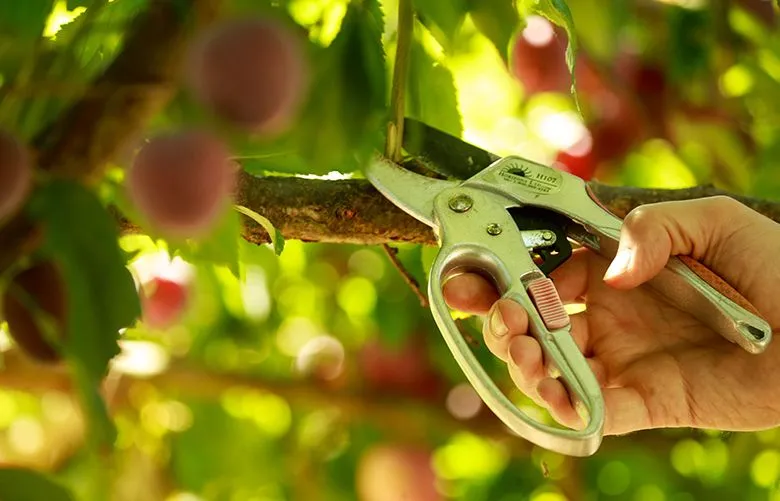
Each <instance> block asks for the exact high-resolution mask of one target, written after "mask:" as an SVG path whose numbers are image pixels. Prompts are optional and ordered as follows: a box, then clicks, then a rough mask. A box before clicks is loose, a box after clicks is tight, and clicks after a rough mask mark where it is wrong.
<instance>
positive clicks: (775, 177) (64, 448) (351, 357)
mask: <svg viewBox="0 0 780 501" xmlns="http://www.w3.org/2000/svg"><path fill="white" fill-rule="evenodd" d="M153 1H154V0H113V1H99V0H94V1H90V0H68V1H65V0H56V1H50V0H25V1H16V2H12V1H4V2H2V4H0V124H2V125H3V126H4V127H7V128H9V129H11V130H13V131H14V132H15V133H16V134H18V135H19V136H20V137H23V138H32V137H33V136H34V135H35V134H36V133H38V132H39V131H40V130H41V129H42V128H43V127H45V125H46V124H47V123H50V122H51V121H52V120H54V119H55V118H56V117H57V116H58V114H59V113H61V112H62V110H63V109H65V107H66V106H67V105H68V103H71V102H73V101H74V100H76V99H79V98H80V97H81V96H82V94H83V91H84V89H85V88H87V87H88V85H89V82H90V81H91V80H92V79H94V78H95V76H96V75H98V74H99V73H100V72H101V71H102V70H103V69H104V68H105V67H106V66H107V65H108V64H109V63H110V61H111V60H112V58H113V57H115V56H116V54H117V53H118V52H119V51H121V48H122V41H123V37H124V36H125V34H126V32H127V30H128V29H129V28H128V27H129V26H131V24H130V22H131V21H132V19H133V18H134V16H136V15H139V13H142V12H143V11H144V9H147V8H148V7H149V4H150V3H153ZM167 1H170V2H174V1H175V0H167ZM412 4H413V6H414V8H415V11H416V15H417V21H416V23H415V27H414V36H413V40H414V43H413V46H412V53H411V54H412V55H411V66H410V79H409V83H408V86H407V94H406V96H407V114H408V115H409V116H413V117H415V118H418V119H420V120H423V121H425V122H427V123H429V124H430V125H433V126H436V127H438V128H441V129H443V130H446V131H448V132H450V133H453V134H456V135H459V136H461V137H463V138H464V139H466V140H468V141H471V142H472V143H474V144H477V145H479V146H481V147H483V148H487V149H490V150H491V151H493V152H495V153H498V154H510V153H511V154H518V155H522V156H526V157H528V158H531V159H533V160H536V161H539V162H544V163H555V165H557V166H558V167H559V168H565V169H568V170H570V171H572V172H575V173H576V174H578V175H581V176H582V177H584V178H586V179H596V180H599V181H602V182H606V183H609V184H625V185H633V186H642V187H661V188H684V187H689V186H694V185H698V184H707V183H711V184H714V185H715V186H718V187H720V188H723V189H726V190H729V191H731V192H734V193H740V194H748V195H755V196H759V197H766V198H778V195H779V194H780V169H778V166H777V162H778V158H780V130H778V127H777V125H778V124H779V123H780V36H779V35H778V32H777V23H778V21H777V15H776V11H775V10H774V7H773V3H772V2H770V1H768V0H767V1H765V0H741V1H726V0H664V1H661V0H600V1H596V0H568V1H567V4H568V8H569V9H570V11H571V12H570V14H571V17H570V18H567V17H566V16H561V12H564V11H565V10H563V11H562V10H561V9H560V5H562V4H561V2H560V1H555V0H549V1H531V0H527V1H520V2H509V1H506V2H504V1H501V0H485V1H482V2H479V1H470V0H414V1H413V2H412ZM180 6H181V8H182V9H183V10H186V9H187V8H189V2H187V1H182V2H180ZM271 13H272V14H273V15H275V16H280V17H284V18H286V19H287V20H291V21H294V22H295V23H296V24H297V25H298V26H299V27H300V28H301V30H302V33H305V34H306V35H307V36H308V40H309V44H310V46H309V49H310V50H311V54H312V55H313V57H312V64H313V66H314V71H313V75H314V77H313V78H314V84H313V85H312V89H313V90H312V95H311V96H310V100H309V102H308V105H307V106H306V108H305V109H304V110H303V112H302V113H301V116H300V117H299V118H298V120H299V121H298V122H297V124H296V125H295V126H294V127H293V129H292V130H291V131H290V132H289V133H288V134H285V135H284V136H282V137H280V138H277V139H275V140H273V141H263V140H255V139H247V138H246V137H245V136H242V135H241V134H239V133H237V132H236V131H235V130H232V129H230V128H229V127H225V126H224V124H222V123H219V122H218V121H217V120H215V119H213V118H212V117H210V116H208V114H207V113H205V112H204V111H203V110H202V109H201V108H199V107H198V106H197V104H195V103H194V102H193V100H192V98H191V96H190V95H189V94H188V93H187V92H186V90H184V89H182V90H181V91H180V92H178V93H177V94H176V95H175V97H174V99H173V100H172V101H171V102H170V103H169V104H168V106H167V107H166V108H165V110H164V112H163V113H161V114H160V115H159V116H157V117H155V119H154V121H153V122H152V123H151V124H150V126H149V128H148V130H147V134H148V136H151V135H153V134H155V133H156V132H157V131H160V130H164V129H167V128H171V127H181V126H185V125H189V124H193V123H199V124H204V123H205V124H209V125H210V126H213V127H214V128H215V129H218V130H220V131H221V132H222V133H224V134H225V137H229V138H230V139H231V141H232V143H231V144H232V145H233V147H234V148H235V150H236V156H237V159H238V161H239V162H240V164H241V165H242V167H243V168H244V169H245V170H246V171H248V172H250V173H252V174H256V175H294V174H297V175H300V174H305V175H310V176H311V175H315V176H323V177H325V178H327V179H339V178H348V177H361V174H360V165H359V163H358V161H357V160H356V158H358V157H357V155H355V152H356V151H368V150H370V149H371V148H377V147H379V148H381V145H382V142H383V141H384V137H383V136H382V132H381V131H382V124H383V123H384V122H383V119H384V117H383V113H384V112H385V108H384V106H385V105H383V103H384V102H385V101H386V99H385V98H386V96H387V95H388V93H389V88H390V82H391V75H392V66H393V64H392V62H393V57H394V54H395V50H396V23H397V5H396V4H395V2H393V1H390V0H385V1H383V2H381V3H380V2H377V1H371V0H364V1H358V0H353V1H348V0H277V1H273V2H256V1H248V0H230V1H225V2H224V15H225V16H234V15H241V16H249V15H255V14H260V15H271ZM540 15H541V16H549V17H550V18H552V19H553V21H556V22H559V24H550V23H549V22H547V21H545V20H544V19H543V18H542V17H538V16H540ZM377 19H381V23H375V22H372V21H376V20H377ZM564 21H569V22H564ZM567 28H569V29H573V31H572V32H571V34H572V35H574V36H572V39H573V40H576V42H577V44H578V50H577V52H576V54H577V65H576V66H575V68H576V69H575V75H576V76H577V101H575V99H574V98H573V96H572V95H571V93H570V92H569V85H570V83H571V82H570V76H569V73H568V71H569V70H568V68H567V66H566V60H565V48H566V45H565V42H560V41H561V40H565V37H566V29H567ZM553 32H555V33H556V35H554V40H557V41H556V42H554V43H552V45H550V42H549V41H550V40H551V38H550V37H551V36H552V35H551V34H552V33H553ZM344 33H351V34H352V36H349V37H348V36H346V35H343V34H344ZM339 36H343V38H341V39H340V38H339ZM518 37H519V38H518ZM523 37H525V42H522V44H523V46H522V47H521V48H517V47H516V43H517V42H516V40H518V39H523ZM334 40H341V41H342V43H341V44H336V43H335V42H334ZM529 41H530V42H529ZM149 50H150V51H153V50H154V47H150V48H149ZM377 61H378V62H381V64H382V66H377V65H376V64H375V63H376V62H377ZM377 68H383V69H384V70H385V74H384V75H378V74H377V71H376V70H377ZM577 103H579V110H578V107H577ZM117 119H119V120H121V117H117ZM126 161H127V160H126V159H124V158H118V159H117V160H116V163H115V165H113V166H112V168H111V170H110V171H109V175H107V176H106V179H105V180H104V182H103V184H102V185H101V191H100V194H101V197H102V201H103V202H104V203H105V204H106V205H109V204H116V205H119V206H120V207H123V208H126V209H128V211H132V208H130V207H128V206H127V205H126V202H125V201H124V200H123V199H122V196H121V190H119V189H117V187H118V186H120V185H121V183H122V179H123V177H122V170H123V168H124V167H126V163H123V162H126ZM238 218H239V216H238V215H237V214H230V215H228V216H226V220H225V224H224V225H223V226H222V227H221V229H220V231H218V232H216V233H215V234H214V235H212V236H211V237H210V239H209V240H208V242H207V243H208V244H210V245H202V246H198V247H195V248H191V247H184V248H181V247H177V246H175V245H173V244H171V243H170V242H166V241H165V240H164V239H161V238H157V237H154V236H152V237H150V236H146V235H137V234H135V235H124V236H122V237H121V239H120V244H121V247H122V249H124V250H125V251H126V252H127V253H128V255H132V256H133V257H132V259H131V260H130V261H129V262H128V264H129V266H130V268H131V269H132V270H133V272H134V275H135V277H136V280H137V282H138V283H145V282H147V281H149V280H151V279H154V278H155V277H166V278H168V279H170V280H172V281H175V282H177V283H180V284H183V289H184V292H185V294H186V299H185V301H184V307H183V313H182V316H181V317H180V318H177V319H176V321H175V322H174V323H173V325H170V326H167V327H165V328H152V327H150V326H149V325H146V324H144V322H141V321H139V322H138V323H137V324H136V325H133V326H128V328H127V329H125V330H123V331H122V332H121V336H120V341H119V342H120V346H121V349H122V353H121V354H120V355H119V356H118V357H117V358H115V359H114V360H112V362H111V366H110V371H109V374H108V377H107V378H106V380H105V381H104V383H103V386H102V395H103V397H104V398H105V401H106V403H107V406H108V408H109V409H110V411H111V415H112V417H113V419H114V422H115V425H116V427H117V431H118V435H117V440H116V443H115V446H116V447H115V451H114V453H113V455H112V460H111V461H112V462H111V463H110V466H109V463H107V462H106V460H105V459H100V460H95V458H94V456H93V455H92V454H91V452H90V450H89V449H88V448H87V447H86V446H85V443H86V438H85V437H87V436H88V434H89V433H88V432H89V426H88V425H87V424H86V420H85V411H84V410H83V407H82V405H81V403H80V400H79V397H78V395H76V393H75V392H74V391H73V390H72V384H71V382H70V380H69V377H68V375H67V373H66V372H65V371H64V370H62V368H60V367H49V366H41V365H38V364H37V363H35V362H33V361H31V360H29V359H28V358H27V357H26V356H25V355H24V354H23V353H20V350H18V349H17V348H16V347H15V346H14V344H13V342H12V341H11V340H10V339H9V338H8V337H7V336H2V337H0V339H2V343H1V344H0V347H2V350H3V355H4V356H3V368H2V369H0V463H2V464H3V465H5V466H7V467H9V468H11V467H25V468H30V469H33V470H36V471H39V472H41V473H42V474H44V475H45V476H46V477H47V478H50V479H52V480H53V481H55V482H56V483H57V484H59V485H62V486H65V487H66V488H67V489H68V490H69V491H71V492H72V496H73V499H79V500H90V501H92V500H101V499H111V500H145V501H154V500H160V501H163V500H164V501H260V500H262V501H265V500H269V501H271V500H273V501H276V500H279V501H281V500H313V501H314V500H322V501H330V500H334V501H336V500H361V501H385V500H388V501H391V500H398V501H401V500H407V501H430V500H435V499H441V500H444V499H447V500H468V501H483V500H484V501H487V500H491V501H492V500H496V501H564V500H569V501H578V500H597V499H598V500H602V499H604V500H612V499H614V500H618V499H620V500H632V501H689V500H699V499H701V500H746V501H752V500H769V499H774V500H780V489H778V487H777V486H778V480H780V434H778V432H777V430H769V431H765V432H760V433H722V432H719V431H717V430H712V431H707V430H685V429H681V430H665V431H652V432H640V433H635V434H632V435H630V436H626V437H609V438H607V439H605V442H604V445H603V446H602V449H601V450H600V451H599V452H598V454H596V455H595V456H594V457H591V458H584V459H578V458H569V457H564V456H561V455H558V454H555V453H550V452H547V451H544V450H541V449H539V448H537V447H534V446H531V445H530V444H528V443H526V442H525V441H524V440H522V439H520V438H518V437H515V436H513V435H512V434H511V433H509V432H508V431H507V430H506V429H505V428H504V427H503V425H502V424H501V423H500V421H498V420H497V419H496V418H495V417H494V416H493V415H492V414H491V412H490V411H489V410H487V409H486V408H485V406H484V405H483V404H481V402H480V400H479V398H478V397H477V396H476V394H475V393H474V392H473V390H472V389H471V388H470V386H469V385H468V384H466V383H465V378H464V377H463V375H462V373H461V372H460V370H459V368H458V367H457V365H456V363H455V362H454V360H453V359H452V356H451V355H450V353H449V352H448V350H447V348H446V346H445V345H444V343H443V340H442V339H441V336H440V334H439V332H438V330H437V328H436V326H435V324H434V323H433V321H432V319H431V316H430V311H429V310H428V309H426V308H423V307H421V306H420V303H419V300H418V299H417V297H416V296H415V294H414V293H413V292H412V290H410V288H409V286H408V285H407V284H406V283H405V281H404V280H403V279H402V277H401V276H400V274H399V272H398V271H397V270H396V269H395V268H394V267H393V265H392V264H391V263H390V261H389V260H388V258H387V256H386V255H385V253H384V252H383V250H382V248H381V247H378V246H361V245H353V244H349V245H348V244H338V243H331V244H324V243H303V242H301V241H297V240H287V241H285V242H284V248H283V250H282V252H281V253H278V255H277V253H276V252H274V249H273V248H272V247H271V246H257V245H253V244H250V243H248V242H246V241H244V240H243V239H241V238H240V237H239V236H238V235H239V232H238V231H233V230H236V229H237V228H238V227H239V224H240V220H239V219H238ZM394 247H396V246H394ZM397 247H398V249H399V252H398V257H399V259H400V260H401V262H402V263H403V264H404V267H405V268H406V269H407V270H408V271H409V272H410V273H411V274H412V275H413V276H414V277H416V279H417V280H418V281H419V283H420V284H421V286H422V287H423V290H424V287H425V284H426V272H427V269H428V266H429V265H430V263H431V260H432V257H433V256H434V254H435V249H434V248H430V247H424V246H417V245H399V246H397ZM745 259H750V256H745ZM462 320H463V324H462V325H463V326H464V328H465V329H467V332H470V333H471V335H473V337H474V338H475V340H478V339H479V337H480V319H479V318H463V319H462ZM480 358H481V360H482V361H483V363H484V364H485V366H486V367H487V368H488V369H489V370H490V372H491V374H493V375H494V377H495V378H496V380H497V381H499V382H500V384H501V385H502V387H503V388H504V389H505V390H506V391H507V392H510V393H511V392H512V390H511V381H509V379H508V377H507V376H506V375H505V372H504V370H503V369H502V367H501V365H500V364H499V363H497V362H496V361H495V360H494V359H493V358H492V357H490V356H489V355H486V354H485V353H484V350H482V351H481V355H480ZM513 398H515V399H516V401H517V402H518V403H519V404H520V405H522V406H524V408H526V409H528V411H529V412H535V413H537V415H539V417H540V419H549V417H548V416H546V414H545V413H544V412H542V411H540V410H538V409H535V408H534V407H533V406H532V404H530V403H529V402H528V401H526V400H525V399H524V397H522V396H521V395H517V394H513ZM10 485H15V486H17V487H23V488H24V489H25V492H27V495H28V496H31V497H21V496H19V497H12V496H14V494H11V491H12V489H11V488H10V487H9V486H10ZM42 485H43V484H42V480H41V479H40V478H37V477H31V478H28V477H25V476H24V475H22V474H21V473H18V472H14V470H5V471H4V472H2V473H0V500H3V501H15V500H18V499H35V500H38V499H40V500H41V501H44V500H45V499H50V495H49V494H44V493H43V492H44V491H42V490H41V491H40V493H39V494H36V492H39V491H36V490H35V489H38V488H41V489H43V487H41V486H42ZM36 486H37V487H36ZM5 489H8V490H5ZM51 499H54V498H53V497H51Z"/></svg>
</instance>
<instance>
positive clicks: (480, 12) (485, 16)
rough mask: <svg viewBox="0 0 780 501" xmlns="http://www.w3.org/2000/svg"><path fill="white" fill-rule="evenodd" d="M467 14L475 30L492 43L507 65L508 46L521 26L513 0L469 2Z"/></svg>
mask: <svg viewBox="0 0 780 501" xmlns="http://www.w3.org/2000/svg"><path fill="white" fill-rule="evenodd" d="M469 14H470V15H471V19H472V20H473V21H474V25H475V26H476V27H477V29H478V30H479V31H480V32H481V33H482V34H483V35H485V36H486V37H487V38H488V39H489V40H490V41H491V42H492V43H493V45H494V46H495V48H496V50H497V51H498V53H499V55H500V56H501V59H502V60H503V61H504V63H507V62H508V58H509V44H510V43H511V41H512V37H513V36H514V34H515V32H516V31H517V29H518V28H519V27H520V25H521V21H520V14H519V13H518V12H517V9H516V8H515V6H514V2H513V0H471V1H470V6H469Z"/></svg>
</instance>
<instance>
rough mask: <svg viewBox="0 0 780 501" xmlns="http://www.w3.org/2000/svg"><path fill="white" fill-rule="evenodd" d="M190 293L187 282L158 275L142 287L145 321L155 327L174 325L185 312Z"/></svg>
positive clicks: (142, 306)
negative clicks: (183, 282)
mask: <svg viewBox="0 0 780 501" xmlns="http://www.w3.org/2000/svg"><path fill="white" fill-rule="evenodd" d="M188 296H189V294H188V290H187V286H186V284H182V283H179V282H176V281H174V280H170V279H167V278H161V277H157V278H154V279H152V280H150V281H149V282H147V283H146V284H144V285H143V286H142V287H141V311H142V312H143V322H144V324H146V325H147V326H149V327H151V328H153V329H164V328H166V327H170V326H172V325H174V324H175V323H176V322H177V321H178V320H179V319H180V318H181V317H182V315H183V314H184V312H185V310H186V307H187V303H188V299H189V297H188Z"/></svg>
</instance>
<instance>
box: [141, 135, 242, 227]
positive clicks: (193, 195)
mask: <svg viewBox="0 0 780 501" xmlns="http://www.w3.org/2000/svg"><path fill="white" fill-rule="evenodd" d="M235 177H236V168H235V166H234V164H233V163H232V162H231V160H230V155H229V152H228V149H227V147H226V146H225V145H224V144H223V143H222V142H221V141H220V140H219V139H217V138H216V137H214V136H212V135H210V134H207V133H205V132H201V131H185V132H176V133H170V134H164V135H160V136H158V137H155V138H153V139H152V140H151V141H149V142H148V143H147V144H145V145H144V146H143V147H142V148H141V150H140V151H139V152H138V155H137V156H136V158H135V161H134V162H133V164H132V166H131V167H130V169H129V172H128V173H127V187H128V190H129V196H130V199H131V200H132V202H133V203H134V204H135V206H136V208H137V209H138V210H139V211H140V212H141V213H142V214H143V215H144V217H146V219H147V220H148V221H149V223H150V224H151V225H153V226H154V227H155V229H157V230H158V231H160V232H162V233H164V234H165V236H166V237H172V238H197V237H200V236H203V235H204V234H206V233H208V232H209V231H210V230H211V229H212V228H213V226H214V225H215V224H216V222H217V220H218V218H219V216H220V215H221V214H222V211H223V210H224V209H225V208H226V207H227V206H228V204H229V201H230V198H231V196H232V192H233V190H234V188H235Z"/></svg>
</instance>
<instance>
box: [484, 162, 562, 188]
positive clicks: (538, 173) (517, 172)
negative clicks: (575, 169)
mask: <svg viewBox="0 0 780 501" xmlns="http://www.w3.org/2000/svg"><path fill="white" fill-rule="evenodd" d="M498 176H499V177H500V178H501V179H503V180H504V181H508V182H510V183H514V184H519V185H520V186H522V187H524V188H525V189H527V190H528V191H532V192H534V193H540V194H543V195H547V194H549V193H555V192H556V191H558V190H559V189H561V184H562V183H563V176H562V175H561V173H560V172H559V171H557V170H555V169H552V168H550V167H545V166H543V165H537V164H533V163H525V162H520V161H518V160H512V161H510V162H507V165H506V166H504V167H503V168H502V169H501V170H500V171H499V173H498Z"/></svg>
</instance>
